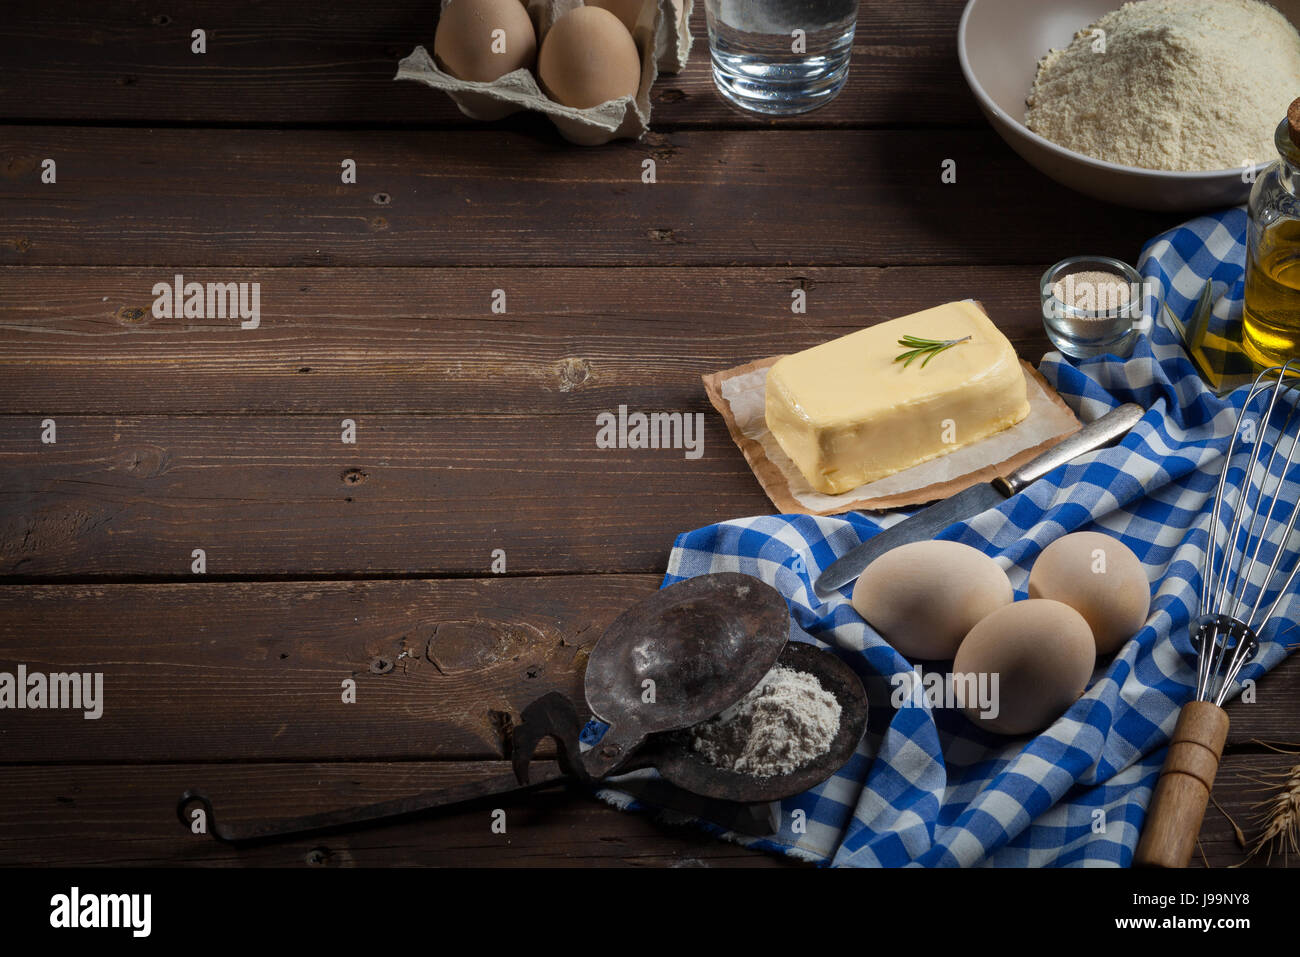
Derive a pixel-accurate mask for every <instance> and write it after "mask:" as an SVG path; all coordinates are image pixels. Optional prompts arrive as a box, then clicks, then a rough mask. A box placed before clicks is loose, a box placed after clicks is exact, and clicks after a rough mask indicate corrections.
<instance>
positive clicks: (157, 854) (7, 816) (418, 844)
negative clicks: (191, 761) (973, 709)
mask: <svg viewBox="0 0 1300 957" xmlns="http://www.w3.org/2000/svg"><path fill="white" fill-rule="evenodd" d="M1293 764H1294V759H1288V758H1285V757H1279V756H1263V755H1251V756H1229V757H1228V758H1226V759H1225V760H1224V764H1223V767H1222V769H1221V771H1220V778H1219V781H1218V782H1217V783H1216V786H1215V791H1214V793H1215V800H1217V801H1218V802H1219V804H1220V806H1221V807H1222V808H1223V810H1224V811H1226V812H1227V813H1228V814H1230V815H1231V816H1232V819H1233V820H1235V821H1236V822H1237V823H1238V825H1239V826H1241V827H1242V829H1243V832H1244V836H1245V838H1246V841H1247V844H1248V846H1249V845H1250V844H1251V843H1252V842H1253V841H1254V838H1255V836H1256V835H1257V834H1258V833H1259V824H1258V822H1256V821H1254V820H1253V815H1254V809H1253V806H1254V805H1255V804H1256V802H1258V801H1259V800H1260V799H1261V797H1263V796H1264V795H1263V794H1262V793H1259V792H1258V790H1257V789H1258V784H1257V783H1255V779H1257V778H1258V776H1259V774H1260V773H1261V772H1264V773H1270V772H1272V773H1276V772H1279V771H1284V770H1287V769H1289V768H1291V767H1292V766H1293ZM504 769H505V766H504V762H479V763H468V762H465V763H462V762H451V763H449V762H435V763H429V762H411V763H403V764H379V763H364V764H291V765H283V764H242V763H235V764H199V765H145V766H140V765H135V766H131V765H128V766H119V767H103V766H87V765H78V766H42V767H8V768H6V769H5V773H4V775H3V777H0V866H6V867H12V866H32V865H41V866H52V865H53V866H59V865H62V866H104V865H114V866H123V865H127V866H135V867H140V866H176V865H190V866H210V867H224V866H272V867H304V866H305V867H309V868H310V867H349V866H360V867H366V866H400V865H405V866H420V865H428V866H461V867H464V866H504V867H520V866H551V867H555V866H583V867H593V866H651V867H719V866H741V867H768V866H780V865H785V866H800V865H798V864H797V863H796V862H793V861H790V860H789V859H788V858H783V857H777V856H774V855H768V854H764V853H761V852H756V851H749V850H745V849H743V848H740V847H737V846H735V845H732V844H728V843H725V842H723V841H718V840H715V839H714V838H712V837H710V836H708V835H705V834H703V833H701V832H700V831H698V830H696V829H694V828H692V827H688V826H678V827H671V828H670V827H667V826H665V825H662V824H658V823H655V822H654V821H652V820H651V819H650V818H649V817H648V816H647V815H644V814H628V813H621V812H618V811H615V810H613V809H611V808H608V807H606V806H604V805H602V804H600V803H598V802H597V801H595V800H594V799H592V798H590V797H587V796H585V795H581V794H577V793H575V792H568V791H556V792H543V793H540V794H534V795H531V796H515V797H509V798H505V799H501V800H495V801H485V802H482V803H479V804H476V805H473V806H471V807H469V808H467V809H463V810H462V809H449V810H445V811H442V812H439V813H435V814H431V815H428V816H425V817H420V818H415V819H412V820H409V821H403V822H397V823H393V824H387V825H378V826H373V827H367V828H357V829H352V830H346V831H341V832H335V833H330V834H325V835H318V836H315V837H307V838H301V839H295V840H286V841H283V842H276V843H271V844H264V845H258V846H253V847H240V848H236V847H231V846H229V845H224V844H220V843H218V842H216V841H213V840H212V839H211V838H209V837H205V836H201V835H192V834H189V833H187V832H186V831H185V829H184V828H183V827H182V826H181V825H180V823H179V822H178V821H177V819H176V817H175V816H174V811H173V808H174V806H175V802H176V801H177V799H178V797H179V796H180V794H181V793H182V792H183V791H184V790H186V789H187V788H192V787H200V786H201V787H203V788H205V789H206V790H207V791H208V793H209V794H210V795H211V796H212V797H213V800H214V803H215V805H216V806H217V808H218V811H224V812H225V816H226V817H227V818H228V819H229V820H231V821H236V820H240V821H256V820H262V819H266V818H277V817H281V816H283V815H286V814H294V815H297V814H307V813H313V812H316V811H325V810H333V809H335V808H340V807H347V806H351V805H353V804H357V803H366V802H372V801H382V800H389V799H393V798H398V797H402V796H405V795H408V794H414V793H418V792H420V791H423V790H432V789H435V788H439V787H443V786H451V785H456V784H463V783H466V782H468V781H471V780H476V779H480V778H482V777H487V776H490V775H491V776H495V775H499V774H501V773H502V771H503V770H504ZM497 808H500V809H502V810H504V811H505V815H506V816H505V820H506V833H505V834H493V833H492V831H491V828H490V823H491V813H492V811H493V810H495V809H497ZM1201 851H1202V852H1203V854H1204V857H1202V856H1201V854H1200V853H1198V854H1197V855H1196V856H1194V857H1193V860H1192V866H1193V867H1200V866H1203V865H1204V863H1205V862H1207V861H1208V863H1209V865H1210V866H1211V867H1231V866H1233V865H1237V864H1239V863H1241V862H1242V861H1243V860H1244V858H1245V851H1243V850H1242V848H1241V846H1240V845H1239V844H1238V843H1237V840H1236V837H1235V833H1234V831H1233V828H1232V824H1231V823H1230V822H1229V820H1228V819H1227V818H1226V817H1225V816H1224V814H1223V813H1222V812H1221V811H1220V810H1218V809H1216V808H1214V807H1213V806H1211V808H1210V810H1209V812H1208V813H1207V815H1206V818H1205V823H1204V825H1203V827H1202V830H1201ZM1247 866H1250V867H1274V868H1277V867H1287V866H1289V867H1296V866H1300V859H1297V858H1296V857H1295V856H1294V855H1291V856H1290V857H1289V858H1288V857H1287V856H1285V855H1283V854H1281V853H1280V852H1278V853H1275V854H1274V855H1273V856H1272V858H1271V859H1270V858H1269V857H1268V856H1267V855H1260V856H1258V857H1256V858H1254V859H1252V860H1251V861H1250V862H1249V863H1248V864H1247Z"/></svg>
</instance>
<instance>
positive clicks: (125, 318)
mask: <svg viewBox="0 0 1300 957" xmlns="http://www.w3.org/2000/svg"><path fill="white" fill-rule="evenodd" d="M113 318H115V319H116V320H117V321H118V322H120V323H121V324H122V325H124V326H143V325H145V324H146V323H148V322H149V320H150V319H152V318H153V313H152V312H150V311H149V310H148V309H141V308H139V307H138V306H123V307H122V308H121V309H119V310H117V312H115V313H113Z"/></svg>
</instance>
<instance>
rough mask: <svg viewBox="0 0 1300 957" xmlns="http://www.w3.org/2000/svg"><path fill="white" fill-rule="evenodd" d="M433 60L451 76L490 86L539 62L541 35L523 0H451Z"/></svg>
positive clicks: (435, 40)
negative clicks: (535, 27)
mask: <svg viewBox="0 0 1300 957" xmlns="http://www.w3.org/2000/svg"><path fill="white" fill-rule="evenodd" d="M433 55H434V56H435V57H437V59H438V64H439V65H440V66H441V67H442V68H443V69H444V70H446V71H447V72H448V73H450V74H451V75H452V76H455V77H459V78H460V79H462V80H472V81H474V82H476V83H491V82H492V81H493V80H496V79H499V78H501V77H503V76H505V75H506V74H507V73H510V72H512V71H514V70H521V69H526V68H529V67H531V66H532V65H533V63H534V61H535V60H536V59H537V34H536V32H534V30H533V21H532V20H531V19H529V17H528V11H527V10H526V9H524V7H523V6H522V5H521V4H520V3H519V0H452V2H451V3H450V4H448V5H447V7H446V9H444V10H443V11H442V16H441V17H440V18H439V19H438V32H437V33H436V34H434V38H433Z"/></svg>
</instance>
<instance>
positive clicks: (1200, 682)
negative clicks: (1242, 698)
mask: <svg viewBox="0 0 1300 957" xmlns="http://www.w3.org/2000/svg"><path fill="white" fill-rule="evenodd" d="M1297 388H1300V360H1295V361H1293V362H1288V363H1287V364H1286V365H1284V366H1277V367H1275V368H1272V369H1269V370H1267V371H1265V372H1263V373H1261V374H1260V376H1259V378H1258V379H1256V380H1255V384H1254V385H1253V386H1252V387H1251V390H1250V394H1249V396H1248V397H1247V399H1246V404H1245V405H1244V406H1243V407H1242V410H1241V415H1240V416H1238V418H1237V428H1236V430H1235V431H1234V432H1233V433H1232V439H1231V441H1230V442H1229V444H1228V451H1227V453H1226V455H1225V458H1224V466H1223V471H1222V473H1221V474H1220V475H1219V486H1218V490H1217V491H1216V493H1215V498H1214V512H1213V514H1212V515H1211V518H1210V542H1209V546H1208V547H1207V548H1206V550H1205V562H1204V566H1203V568H1202V572H1201V605H1200V615H1199V617H1198V618H1197V620H1196V623H1195V625H1194V632H1193V634H1194V636H1195V640H1196V643H1197V645H1198V655H1197V669H1196V697H1195V699H1194V700H1196V701H1213V702H1214V704H1216V705H1218V706H1220V707H1222V705H1223V702H1224V700H1225V699H1226V698H1227V696H1228V693H1229V692H1230V691H1231V690H1232V687H1233V685H1234V683H1235V682H1236V680H1237V674H1238V673H1239V672H1240V671H1241V667H1242V665H1244V664H1245V663H1246V662H1247V661H1249V660H1250V658H1251V656H1252V655H1253V654H1254V653H1255V649H1256V648H1258V646H1259V633H1260V631H1261V630H1262V629H1263V627H1264V625H1265V624H1267V623H1268V622H1269V621H1270V620H1271V619H1272V618H1273V617H1274V616H1275V615H1276V613H1277V609H1278V606H1279V605H1281V604H1282V601H1283V599H1284V598H1285V597H1286V594H1287V591H1288V590H1289V589H1290V587H1291V585H1292V583H1293V582H1294V581H1295V577H1296V572H1297V571H1300V563H1297V564H1296V567H1295V568H1292V569H1291V572H1290V574H1289V575H1287V577H1286V579H1285V581H1283V582H1281V583H1280V584H1279V582H1278V580H1277V579H1278V577H1279V570H1280V569H1284V567H1285V566H1284V565H1283V559H1284V557H1285V556H1286V553H1287V551H1286V547H1287V544H1288V543H1289V542H1290V540H1291V535H1292V533H1293V532H1294V531H1295V529H1296V520H1297V518H1298V517H1300V511H1297V509H1296V508H1295V507H1294V506H1293V505H1289V504H1288V503H1287V501H1286V499H1285V497H1284V496H1283V495H1282V490H1283V488H1284V487H1285V485H1286V483H1287V482H1288V480H1289V475H1290V472H1291V468H1292V466H1293V465H1294V464H1295V460H1296V447H1297V443H1300V429H1297V428H1296V425H1297V423H1296V421H1295V420H1296V418H1297V415H1296V409H1297V406H1296V404H1295V403H1289V404H1288V405H1287V408H1286V411H1285V413H1284V414H1279V413H1278V408H1277V406H1278V400H1279V399H1280V398H1281V397H1282V396H1283V395H1284V394H1286V393H1287V392H1289V391H1291V390H1293V389H1297ZM1261 395H1267V396H1268V401H1267V404H1266V408H1265V410H1264V411H1262V412H1260V413H1259V419H1258V425H1257V426H1256V428H1255V433H1256V435H1255V441H1253V442H1251V443H1250V454H1249V457H1248V461H1247V463H1246V466H1245V468H1244V470H1243V471H1242V473H1241V479H1240V487H1239V488H1238V489H1237V494H1236V497H1235V501H1230V499H1232V489H1231V486H1230V485H1229V472H1231V471H1232V469H1233V460H1234V458H1236V457H1238V455H1237V449H1238V446H1239V445H1241V444H1242V442H1243V438H1242V437H1243V435H1244V434H1245V432H1246V426H1247V422H1249V421H1253V420H1251V419H1250V418H1249V416H1250V415H1251V412H1252V409H1253V407H1254V405H1255V402H1256V399H1258V398H1259V396H1261ZM1279 419H1281V420H1282V421H1281V422H1278V420H1279ZM1265 448H1268V449H1270V451H1269V452H1268V454H1267V455H1266V456H1263V455H1261V453H1262V452H1263V451H1264V449H1265ZM1283 448H1285V451H1286V454H1285V456H1281V455H1280V453H1281V452H1282V450H1283ZM1242 454H1243V455H1244V453H1242ZM1261 459H1264V460H1265V461H1264V463H1263V471H1261V470H1260V469H1261ZM1257 478H1258V481H1256V479H1257ZM1225 509H1227V510H1229V511H1230V512H1231V515H1232V521H1231V524H1230V525H1229V527H1228V530H1227V537H1226V538H1225V540H1224V544H1223V546H1222V548H1220V546H1219V537H1218V532H1219V529H1220V528H1221V527H1223V526H1224V525H1225V524H1228V522H1227V519H1225V518H1224V517H1223V516H1224V511H1225ZM1247 516H1249V525H1247V523H1246V517H1247ZM1279 528H1284V530H1283V531H1282V532H1281V534H1278V529H1279ZM1263 569H1267V570H1265V571H1263V573H1262V574H1261V570H1263ZM1275 586H1276V595H1277V597H1276V598H1275V599H1274V601H1273V603H1272V605H1271V606H1268V608H1267V610H1265V606H1264V601H1265V597H1266V595H1267V594H1268V593H1269V592H1270V591H1273V590H1274V587H1275ZM1252 599H1253V600H1252Z"/></svg>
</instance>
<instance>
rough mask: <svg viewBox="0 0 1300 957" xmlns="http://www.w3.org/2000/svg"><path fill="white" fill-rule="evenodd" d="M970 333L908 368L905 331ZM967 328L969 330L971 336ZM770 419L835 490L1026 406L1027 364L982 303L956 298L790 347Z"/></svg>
mask: <svg viewBox="0 0 1300 957" xmlns="http://www.w3.org/2000/svg"><path fill="white" fill-rule="evenodd" d="M904 336H916V337H919V338H922V339H932V340H938V341H943V342H946V341H948V340H953V339H964V340H966V341H964V342H961V343H959V344H957V345H954V346H952V347H951V348H948V349H945V350H944V351H942V352H939V353H937V354H936V355H934V356H933V357H932V358H931V359H930V361H929V363H928V364H925V365H923V364H922V363H923V362H924V361H925V357H924V356H922V357H920V358H918V359H916V360H915V361H913V362H912V363H911V364H910V365H907V366H906V367H905V366H904V364H903V363H902V362H896V361H895V358H896V357H897V356H899V355H900V354H902V353H903V352H905V351H907V348H906V347H905V346H902V345H899V342H898V340H899V339H901V338H902V337H904ZM967 337H969V338H967ZM765 406H766V409H765V411H766V417H767V427H768V430H769V431H770V432H771V433H772V436H773V438H775V439H776V441H777V443H778V444H780V446H781V448H782V449H783V450H784V451H785V453H786V454H787V455H788V456H790V458H791V459H792V460H793V461H794V463H795V465H796V466H798V468H799V471H800V472H802V473H803V475H804V477H805V478H806V479H807V480H808V483H809V484H810V485H812V487H813V488H815V489H817V490H818V491H819V492H824V493H826V494H828V495H838V494H840V493H841V492H847V491H849V490H850V489H854V488H857V487H858V486H859V485H864V484H866V483H867V482H874V481H875V480H876V479H879V478H883V477H885V476H886V475H892V474H893V473H895V472H899V471H902V470H903V469H906V468H910V467H912V466H913V465H919V464H920V463H921V462H926V461H928V460H930V459H933V458H937V457H939V456H940V455H945V454H947V453H948V452H952V451H954V450H956V449H959V448H962V447H963V446H967V445H971V444H973V443H975V442H978V441H979V440H980V439H983V438H987V437H988V436H990V435H993V434H994V433H996V432H1000V431H1002V430H1003V429H1007V428H1010V427H1011V426H1013V425H1015V424H1016V423H1017V422H1020V421H1021V420H1022V419H1024V418H1025V417H1026V416H1027V415H1029V400H1028V398H1027V395H1026V388H1025V373H1024V371H1023V370H1022V369H1021V367H1020V362H1019V361H1018V360H1017V358H1016V352H1015V349H1014V348H1013V347H1012V345H1011V343H1010V341H1008V339H1007V337H1006V336H1004V335H1003V334H1002V333H1001V332H1000V331H999V330H998V328H997V327H996V326H995V325H993V322H992V320H990V319H989V317H988V315H987V314H985V312H984V310H983V309H981V308H980V307H979V306H978V305H977V304H975V303H973V302H950V303H947V304H946V305H942V306H937V307H935V308H934V309H926V310H925V311H923V312H918V313H914V314H913V315H910V316H903V317H902V318H901V319H893V320H890V321H889V322H883V323H881V324H880V325H876V326H872V327H871V328H869V329H863V330H862V331H860V332H855V333H852V334H850V335H847V336H844V337H842V338H840V339H835V340H833V341H831V342H826V343H823V344H822V345H820V346H814V347H813V348H811V349H807V350H805V351H803V352H798V353H795V354H794V355H789V356H785V357H784V358H783V359H781V360H779V361H778V362H777V363H776V364H775V365H774V366H772V368H771V369H770V370H768V374H767V392H766V398H765Z"/></svg>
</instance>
